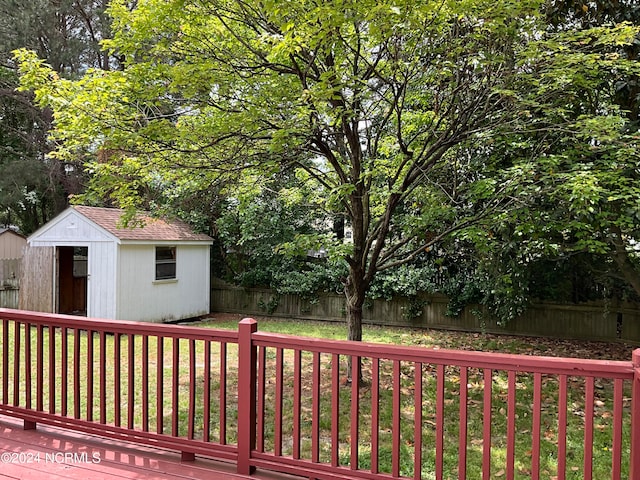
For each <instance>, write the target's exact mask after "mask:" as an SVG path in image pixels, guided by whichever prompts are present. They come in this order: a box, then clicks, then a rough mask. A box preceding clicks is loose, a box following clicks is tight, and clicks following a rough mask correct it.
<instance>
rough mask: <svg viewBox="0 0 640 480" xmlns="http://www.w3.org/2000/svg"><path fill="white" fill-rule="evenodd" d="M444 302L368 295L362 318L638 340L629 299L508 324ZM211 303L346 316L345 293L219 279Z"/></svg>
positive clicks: (540, 310)
mask: <svg viewBox="0 0 640 480" xmlns="http://www.w3.org/2000/svg"><path fill="white" fill-rule="evenodd" d="M448 304H449V298H447V297H446V296H444V295H439V294H426V293H425V294H420V295H418V296H417V297H416V298H412V299H408V298H401V297H399V298H393V299H392V300H383V299H377V300H370V301H368V302H367V303H366V304H365V306H364V309H363V318H364V322H365V323H368V324H376V325H389V326H403V327H420V328H435V329H449V330H464V331H471V332H487V333H505V334H514V335H537V336H548V337H556V338H581V339H588V340H606V341H609V340H622V341H628V342H635V343H640V308H638V305H637V304H633V303H619V302H611V303H606V302H593V303H588V304H579V305H573V304H556V303H547V302H540V303H535V304H533V305H531V306H529V307H528V309H527V310H526V311H525V312H524V313H523V314H522V315H521V316H520V317H518V318H515V319H514V320H512V321H510V322H508V323H507V325H499V324H498V322H497V320H496V319H495V318H493V317H492V316H491V314H490V313H489V312H488V311H487V309H486V308H485V307H483V306H481V305H470V306H467V307H466V308H464V309H463V311H462V312H460V314H459V315H456V316H449V315H447V313H446V312H447V309H448ZM211 308H212V310H213V311H216V312H227V313H235V312H237V313H242V314H243V315H273V316H277V317H293V318H304V319H311V320H333V321H344V319H345V318H346V312H345V299H344V295H339V294H331V293H320V294H318V296H317V298H313V299H308V298H303V297H301V296H299V295H285V294H277V293H275V292H273V291H272V290H268V289H259V288H242V287H235V286H230V285H227V284H224V283H222V282H220V281H219V280H216V281H213V282H212V288H211Z"/></svg>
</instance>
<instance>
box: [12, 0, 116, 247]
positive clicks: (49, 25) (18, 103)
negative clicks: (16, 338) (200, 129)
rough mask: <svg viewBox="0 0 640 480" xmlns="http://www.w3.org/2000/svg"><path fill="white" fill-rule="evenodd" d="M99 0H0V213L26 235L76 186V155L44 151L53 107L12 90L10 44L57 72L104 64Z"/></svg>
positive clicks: (105, 32)
mask: <svg viewBox="0 0 640 480" xmlns="http://www.w3.org/2000/svg"><path fill="white" fill-rule="evenodd" d="M106 3H107V2H106V1H104V0H73V1H70V0H63V1H50V0H30V1H24V0H17V1H16V0H0V120H1V121H0V212H1V213H0V214H1V215H2V217H3V218H0V221H3V222H4V223H15V224H17V225H18V226H20V228H21V229H22V231H23V232H24V233H26V234H28V233H31V232H32V231H34V230H35V229H36V228H38V227H39V226H41V225H42V224H44V223H45V222H46V221H47V220H49V218H51V216H53V215H54V214H57V213H58V212H60V211H61V210H62V209H64V208H65V207H66V206H67V196H68V195H70V194H75V193H78V192H79V191H80V190H81V188H82V169H81V168H78V167H79V165H78V164H77V159H75V160H74V161H73V162H62V161H59V160H57V159H54V158H52V157H50V156H48V153H49V151H50V150H51V148H52V144H51V143H50V142H49V141H48V139H47V136H48V131H49V129H50V127H51V122H52V112H51V110H49V109H48V108H46V107H45V108H42V109H41V108H38V107H36V106H35V105H34V104H33V102H32V99H31V95H29V94H28V93H26V92H22V93H18V92H16V88H17V87H18V85H19V79H18V76H17V73H16V72H15V64H14V63H13V61H12V55H11V51H12V50H13V49H15V48H19V47H26V48H29V49H32V50H34V51H36V52H37V53H38V55H39V56H41V57H42V58H45V59H46V60H47V62H48V63H49V64H50V65H52V67H53V68H54V70H55V71H56V72H58V73H59V74H60V75H63V76H67V77H69V76H71V77H72V76H78V75H80V74H81V73H82V72H83V71H84V70H86V69H87V68H88V67H89V66H98V67H101V68H105V69H108V68H110V67H112V66H116V65H117V61H116V59H114V58H113V57H111V56H109V54H108V53H107V52H103V51H102V50H101V49H100V45H99V42H100V40H101V39H102V38H104V37H107V36H109V22H108V18H107V17H106V15H105V13H104V9H105V6H106Z"/></svg>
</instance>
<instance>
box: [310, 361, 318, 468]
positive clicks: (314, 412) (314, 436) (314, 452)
mask: <svg viewBox="0 0 640 480" xmlns="http://www.w3.org/2000/svg"><path fill="white" fill-rule="evenodd" d="M311 385H312V388H313V390H312V394H311V400H312V407H311V444H312V445H311V461H312V462H314V463H318V462H319V461H320V352H313V368H312V380H311Z"/></svg>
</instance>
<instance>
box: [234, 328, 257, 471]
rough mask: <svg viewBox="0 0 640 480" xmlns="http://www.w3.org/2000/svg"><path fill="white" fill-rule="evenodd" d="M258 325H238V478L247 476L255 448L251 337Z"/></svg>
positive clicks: (254, 348)
mask: <svg viewBox="0 0 640 480" xmlns="http://www.w3.org/2000/svg"><path fill="white" fill-rule="evenodd" d="M257 331H258V322H256V321H255V320H254V319H253V318H245V319H243V320H241V321H240V324H239V325H238V465H237V471H238V473H239V474H241V475H251V474H252V473H253V471H254V470H255V467H252V466H251V451H252V450H253V449H255V447H256V370H257V366H256V364H257V360H258V355H257V349H256V347H255V346H254V345H253V338H252V334H253V333H255V332H257Z"/></svg>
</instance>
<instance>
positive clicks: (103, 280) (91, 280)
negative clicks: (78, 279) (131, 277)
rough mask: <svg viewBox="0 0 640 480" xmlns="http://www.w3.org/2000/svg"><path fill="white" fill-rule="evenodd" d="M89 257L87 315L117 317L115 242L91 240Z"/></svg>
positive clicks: (116, 247)
mask: <svg viewBox="0 0 640 480" xmlns="http://www.w3.org/2000/svg"><path fill="white" fill-rule="evenodd" d="M88 247H89V252H88V255H89V258H88V259H87V273H88V278H87V316H88V317H94V318H107V319H115V318H117V316H116V267H117V264H116V258H117V249H118V245H117V244H116V243H114V242H111V243H107V242H91V243H89V245H88Z"/></svg>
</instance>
